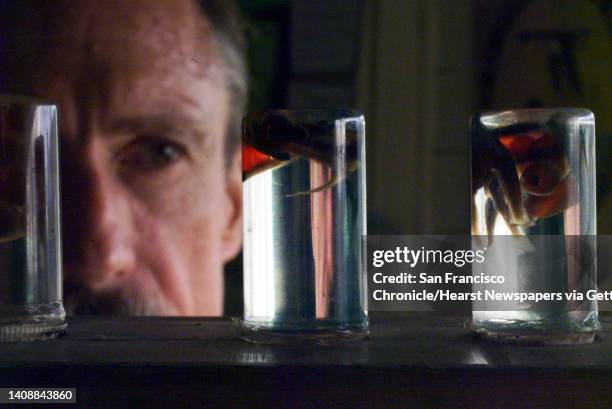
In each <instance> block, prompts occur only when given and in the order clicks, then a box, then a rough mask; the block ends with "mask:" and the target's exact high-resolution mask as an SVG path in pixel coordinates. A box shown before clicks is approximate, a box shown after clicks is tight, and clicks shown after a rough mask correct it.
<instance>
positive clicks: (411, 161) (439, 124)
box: [357, 0, 476, 234]
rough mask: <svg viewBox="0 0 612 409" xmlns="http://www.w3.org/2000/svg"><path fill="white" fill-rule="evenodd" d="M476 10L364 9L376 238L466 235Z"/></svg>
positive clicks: (363, 72) (437, 5)
mask: <svg viewBox="0 0 612 409" xmlns="http://www.w3.org/2000/svg"><path fill="white" fill-rule="evenodd" d="M472 7H473V5H472V1H469V0H465V1H458V0H446V1H444V0H409V1H401V2H398V1H393V0H381V1H375V2H367V4H366V6H365V9H364V20H363V35H364V38H363V40H362V41H363V49H362V50H363V51H362V56H361V57H362V58H361V65H360V72H359V77H358V99H357V105H358V106H359V107H362V108H363V110H364V111H365V113H366V119H367V129H368V200H369V202H368V206H369V232H370V233H373V234H390V233H413V234H416V233H421V234H434V233H439V234H462V233H463V234H467V233H469V203H470V201H469V174H468V163H467V160H468V156H467V152H468V151H467V141H468V119H469V116H470V114H471V112H472V111H473V109H474V106H475V98H476V84H475V79H474V65H473V59H474V52H473V35H472V31H473V18H472V15H473V14H472Z"/></svg>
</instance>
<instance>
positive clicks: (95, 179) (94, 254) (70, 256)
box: [62, 147, 135, 290]
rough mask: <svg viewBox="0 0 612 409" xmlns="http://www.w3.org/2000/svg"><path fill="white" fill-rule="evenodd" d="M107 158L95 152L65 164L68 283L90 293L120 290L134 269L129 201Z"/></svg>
mask: <svg viewBox="0 0 612 409" xmlns="http://www.w3.org/2000/svg"><path fill="white" fill-rule="evenodd" d="M103 156H104V155H100V154H99V153H98V152H96V149H95V147H94V148H92V149H89V150H88V152H87V153H86V154H84V155H82V156H80V157H78V156H77V157H72V158H71V157H70V156H69V155H63V162H62V209H63V214H62V227H63V250H64V266H65V277H66V283H67V284H68V285H72V286H77V287H86V288H88V289H90V290H101V289H105V288H112V287H115V286H118V285H120V281H121V280H122V279H123V278H125V277H126V276H127V275H128V274H130V273H131V271H132V270H133V269H134V266H135V254H134V248H133V223H132V222H133V220H132V215H131V213H130V202H129V197H128V194H127V192H126V191H125V188H124V187H123V186H122V185H121V184H120V183H119V182H118V181H117V180H115V178H114V177H113V174H112V172H111V169H109V168H110V166H107V164H105V163H104V162H102V159H103Z"/></svg>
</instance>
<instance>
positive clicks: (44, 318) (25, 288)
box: [0, 96, 66, 342]
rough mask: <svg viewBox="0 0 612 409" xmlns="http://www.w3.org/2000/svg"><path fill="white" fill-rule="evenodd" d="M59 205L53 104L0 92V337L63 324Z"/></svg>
mask: <svg viewBox="0 0 612 409" xmlns="http://www.w3.org/2000/svg"><path fill="white" fill-rule="evenodd" d="M59 206H60V198H59V170H58V140H57V111H56V108H55V106H54V105H48V104H45V103H42V102H37V101H34V100H32V99H29V98H26V97H17V96H0V341H3V342H14V341H32V340H39V339H45V338H53V337H55V336H57V335H58V334H60V333H61V332H62V331H63V330H64V329H65V327H66V323H65V313H64V308H63V306H62V266H61V245H60V242H61V237H60V210H59V209H60V207H59Z"/></svg>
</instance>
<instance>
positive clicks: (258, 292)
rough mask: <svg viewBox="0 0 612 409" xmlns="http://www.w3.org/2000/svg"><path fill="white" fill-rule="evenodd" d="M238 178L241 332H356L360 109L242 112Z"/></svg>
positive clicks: (266, 336)
mask: <svg viewBox="0 0 612 409" xmlns="http://www.w3.org/2000/svg"><path fill="white" fill-rule="evenodd" d="M243 180H244V183H243V200H244V304H245V312H244V320H243V322H242V328H243V329H244V336H245V337H246V338H247V339H249V340H253V341H262V342H275V341H281V342H283V341H288V340H291V339H294V340H314V341H316V342H319V343H325V342H333V341H335V340H345V339H353V338H359V337H360V336H362V335H364V334H365V333H366V331H367V327H368V319H367V312H366V293H365V280H366V278H365V269H364V268H363V265H362V263H363V257H364V254H363V253H362V244H361V238H362V236H363V235H365V234H366V182H365V180H366V179H365V121H364V118H363V115H362V114H361V113H359V112H355V111H350V110H339V109H338V110H267V111H262V112H253V113H249V114H248V115H246V116H245V118H244V120H243Z"/></svg>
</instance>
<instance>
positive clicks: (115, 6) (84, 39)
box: [44, 0, 212, 75]
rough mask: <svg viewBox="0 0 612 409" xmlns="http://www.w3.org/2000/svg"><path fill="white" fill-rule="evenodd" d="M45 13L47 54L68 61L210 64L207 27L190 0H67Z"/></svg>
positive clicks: (177, 66)
mask: <svg viewBox="0 0 612 409" xmlns="http://www.w3.org/2000/svg"><path fill="white" fill-rule="evenodd" d="M48 16H49V21H48V22H47V25H46V27H45V28H44V31H45V34H44V35H45V37H46V38H47V40H46V41H44V43H45V47H44V49H45V54H47V58H49V59H53V60H55V61H57V56H58V55H61V56H62V60H64V61H65V63H66V65H79V66H81V67H77V68H83V67H82V66H84V65H92V64H93V63H98V64H106V65H108V66H115V67H118V68H119V69H121V68H125V67H122V65H128V66H135V65H138V64H141V65H149V64H152V63H154V64H157V65H160V64H166V65H174V69H178V70H181V69H185V68H193V69H197V71H196V72H194V73H200V75H203V74H204V72H205V70H206V65H207V64H209V60H210V56H211V52H210V49H211V44H212V41H211V34H210V29H209V27H208V24H207V23H206V21H205V19H204V18H202V16H201V13H200V11H199V10H198V8H197V5H196V4H195V3H194V2H193V1H192V0H178V1H167V0H128V1H126V0H105V1H98V0H79V1H78V2H74V1H65V2H59V3H55V4H54V5H53V6H51V12H50V13H49V14H48ZM194 62H197V63H198V66H195V65H194V64H192V63H194ZM61 65H62V64H57V66H58V68H60V67H61ZM65 68H66V67H61V68H60V69H65Z"/></svg>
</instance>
